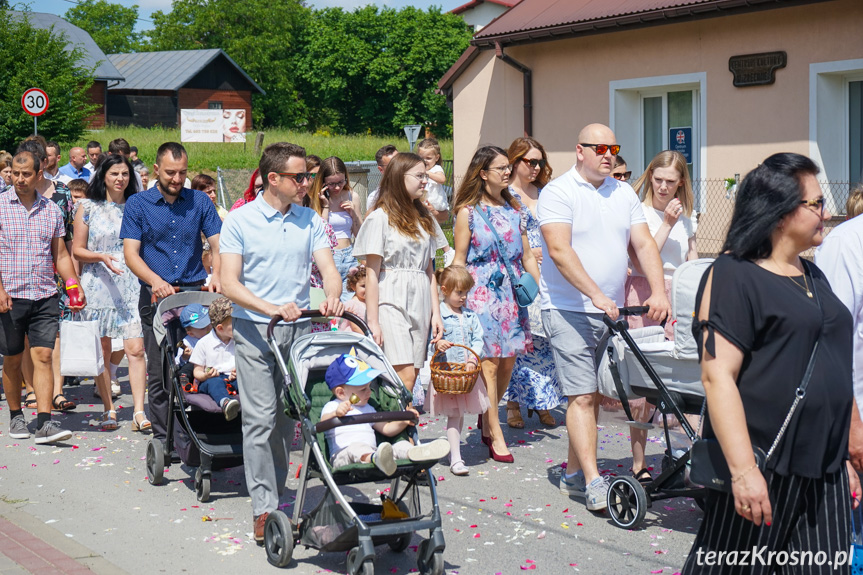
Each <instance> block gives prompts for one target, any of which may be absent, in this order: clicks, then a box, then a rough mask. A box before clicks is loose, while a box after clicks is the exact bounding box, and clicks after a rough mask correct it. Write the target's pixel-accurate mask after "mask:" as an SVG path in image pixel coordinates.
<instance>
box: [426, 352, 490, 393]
mask: <svg viewBox="0 0 863 575" xmlns="http://www.w3.org/2000/svg"><path fill="white" fill-rule="evenodd" d="M453 347H463V348H464V349H466V350H468V351H469V352H471V353H472V354H473V355H474V356H475V357H476V363H477V365H476V367H474V368H468V364H467V363H457V362H450V361H435V360H436V359H437V357H438V356H439V355H441V354H445V353H446V352H445V351H438V352H437V353H435V354H434V356H432V360H431V382H432V385H434V389H435V391H436V392H437V393H443V394H449V395H461V394H464V393H470V392H471V391H473V386H474V385H475V384H476V378H477V377H479V372H480V367H479V364H480V357H479V356H478V355H477V354H476V352H474V350H472V349H471V348H469V347H467V346H466V345H460V344H457V343H455V344H453Z"/></svg>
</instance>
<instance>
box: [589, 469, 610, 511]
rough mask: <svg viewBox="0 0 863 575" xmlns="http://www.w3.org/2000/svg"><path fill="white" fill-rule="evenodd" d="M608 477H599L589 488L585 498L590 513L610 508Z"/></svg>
mask: <svg viewBox="0 0 863 575" xmlns="http://www.w3.org/2000/svg"><path fill="white" fill-rule="evenodd" d="M609 483H610V481H609V480H608V477H597V478H596V479H594V480H593V481H591V482H590V484H588V486H587V493H586V496H585V499H586V505H587V510H588V511H600V510H602V509H605V508H606V507H608V487H609Z"/></svg>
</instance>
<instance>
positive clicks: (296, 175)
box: [276, 172, 315, 184]
mask: <svg viewBox="0 0 863 575" xmlns="http://www.w3.org/2000/svg"><path fill="white" fill-rule="evenodd" d="M276 173H277V174H279V175H280V176H284V177H286V178H293V179H294V181H295V182H296V183H298V184H302V183H303V182H304V181H311V180H313V179H314V177H315V175H314V174H313V173H311V172H276Z"/></svg>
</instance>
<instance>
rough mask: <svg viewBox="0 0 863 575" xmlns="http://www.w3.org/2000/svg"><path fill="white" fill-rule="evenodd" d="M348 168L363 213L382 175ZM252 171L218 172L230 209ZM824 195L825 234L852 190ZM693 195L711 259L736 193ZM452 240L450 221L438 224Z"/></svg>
mask: <svg viewBox="0 0 863 575" xmlns="http://www.w3.org/2000/svg"><path fill="white" fill-rule="evenodd" d="M345 164H346V165H347V166H348V172H349V174H348V176H349V178H350V180H351V185H352V186H353V189H354V191H356V192H357V193H358V194H359V196H360V205H361V207H362V210H363V211H365V205H366V197H367V196H368V194H369V192H371V191H372V190H375V189H377V188H378V186H379V185H380V180H381V173H380V171H379V170H378V168H377V164H376V163H375V162H373V161H371V162H368V161H354V162H345ZM452 167H453V164H452V160H444V161H443V168H444V171H445V172H446V174H447V184H448V185H447V186H446V188H447V193H448V196H449V198H448V199H449V202H450V205H452V199H453V198H452V194H453V190H455V189H457V187H458V183H459V181H460V180H461V177H453V173H452ZM252 171H253V170H222V169H219V170H218V176H219V177H218V182H219V200H220V202H221V203H222V205H224V206H225V207H227V208H230V207H231V206H232V205H233V204H234V202H235V201H236V200H237V198H239V197H240V196H241V195H242V194H243V192H244V191H245V190H246V188H247V187H248V185H249V179H250V178H251V175H252ZM820 184H821V188H822V190H823V192H824V198H825V209H827V210H829V211H830V213H831V214H832V215H833V218H832V219H831V220H830V221H829V222H827V224H826V226H825V233H829V232H830V230H831V229H833V228H834V227H835V226H837V225H839V224H840V223H842V222H843V221H844V220H845V203H846V202H847V200H848V195H849V193H850V191H851V183H850V182H820ZM692 189H693V195H694V196H695V206H696V211H697V212H698V215H697V222H698V227H697V232H696V237H697V241H698V253H699V254H700V255H702V256H705V257H714V256H716V255H717V254H718V253H719V252H720V250H721V249H722V245H723V244H724V243H725V235H726V234H727V232H728V225H729V224H730V223H731V215H732V213H733V212H734V201H735V198H736V194H737V183H733V182H727V181H726V180H722V179H704V180H693V182H692ZM441 227H442V228H443V229H444V232H445V233H446V234H447V236H448V237H449V238H450V241H452V233H451V229H452V219H450V221H448V222H446V223H444V224H442V225H441Z"/></svg>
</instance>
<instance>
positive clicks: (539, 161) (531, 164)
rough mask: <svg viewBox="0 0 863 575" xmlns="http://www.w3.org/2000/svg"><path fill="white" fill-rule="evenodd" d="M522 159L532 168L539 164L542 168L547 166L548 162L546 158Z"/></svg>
mask: <svg viewBox="0 0 863 575" xmlns="http://www.w3.org/2000/svg"><path fill="white" fill-rule="evenodd" d="M521 161H522V162H524V163H525V164H527V165H529V166H530V167H531V168H535V167H537V166H539V167H540V169H542V168H544V167H545V164H546V161H545V160H528V159H527V158H522V159H521Z"/></svg>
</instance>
